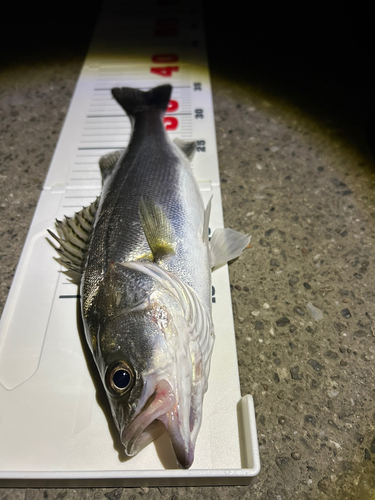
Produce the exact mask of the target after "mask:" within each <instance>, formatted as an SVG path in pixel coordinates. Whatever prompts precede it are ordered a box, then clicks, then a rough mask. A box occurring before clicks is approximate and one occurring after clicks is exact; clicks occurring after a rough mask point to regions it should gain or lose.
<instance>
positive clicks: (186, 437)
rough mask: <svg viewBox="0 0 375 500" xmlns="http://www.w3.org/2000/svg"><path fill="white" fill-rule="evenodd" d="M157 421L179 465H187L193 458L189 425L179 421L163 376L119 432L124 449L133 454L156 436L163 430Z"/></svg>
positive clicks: (171, 393)
mask: <svg viewBox="0 0 375 500" xmlns="http://www.w3.org/2000/svg"><path fill="white" fill-rule="evenodd" d="M158 421H161V422H162V423H163V424H164V426H165V427H166V428H167V431H168V433H169V436H170V439H171V443H172V447H173V450H174V452H175V455H176V459H177V461H178V464H179V466H180V467H181V468H183V469H188V468H189V467H190V466H191V464H192V463H193V460H194V445H193V443H192V442H191V435H190V428H189V427H188V429H186V426H184V425H181V419H180V418H179V412H178V405H177V404H176V396H175V394H174V392H173V390H172V388H171V385H170V384H169V382H168V381H167V380H161V381H159V382H158V383H157V385H156V388H155V391H154V393H153V394H152V395H151V396H150V397H149V398H148V400H147V402H146V404H145V405H144V406H143V409H142V410H141V411H140V412H139V413H138V414H137V415H136V417H135V418H134V419H133V420H132V422H131V423H130V425H129V426H128V427H126V428H125V429H124V431H123V432H122V439H121V441H122V443H123V445H124V448H125V453H126V454H127V455H128V456H129V457H133V456H135V455H136V454H137V453H138V452H139V451H140V450H141V449H143V448H144V447H145V446H146V445H147V444H149V443H150V442H151V441H153V440H154V439H156V438H157V437H158V436H159V435H160V434H161V432H162V430H163V427H162V426H161V425H160V423H158Z"/></svg>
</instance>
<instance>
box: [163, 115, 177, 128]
mask: <svg viewBox="0 0 375 500" xmlns="http://www.w3.org/2000/svg"><path fill="white" fill-rule="evenodd" d="M164 125H165V129H166V130H176V128H177V127H178V120H177V118H175V117H174V116H166V117H165V118H164Z"/></svg>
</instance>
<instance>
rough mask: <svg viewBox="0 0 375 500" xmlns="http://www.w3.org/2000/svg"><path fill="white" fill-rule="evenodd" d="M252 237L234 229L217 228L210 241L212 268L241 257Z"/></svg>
mask: <svg viewBox="0 0 375 500" xmlns="http://www.w3.org/2000/svg"><path fill="white" fill-rule="evenodd" d="M250 238H251V236H248V235H247V234H242V233H239V232H238V231H234V230H233V229H228V228H227V229H222V228H220V229H216V230H215V232H214V234H213V235H212V238H211V241H210V254H211V268H214V267H218V266H221V265H223V264H226V263H227V262H228V261H230V260H233V259H235V258H236V257H239V256H240V255H241V253H242V252H243V250H244V249H245V248H246V247H247V245H248V244H249V243H250Z"/></svg>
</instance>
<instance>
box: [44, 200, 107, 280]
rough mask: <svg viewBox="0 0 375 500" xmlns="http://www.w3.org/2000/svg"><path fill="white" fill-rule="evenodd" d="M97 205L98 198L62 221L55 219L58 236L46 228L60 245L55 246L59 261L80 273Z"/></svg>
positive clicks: (84, 260)
mask: <svg viewBox="0 0 375 500" xmlns="http://www.w3.org/2000/svg"><path fill="white" fill-rule="evenodd" d="M98 205H99V198H97V199H96V200H95V201H94V202H93V203H91V205H89V206H88V207H84V208H82V210H81V211H80V212H77V213H75V214H74V216H73V217H65V218H64V220H63V221H59V220H56V229H57V233H58V235H59V236H57V235H56V234H55V233H53V232H52V231H50V230H49V229H48V232H49V234H50V235H51V236H52V237H53V238H54V239H55V240H56V241H57V242H58V243H59V245H60V248H56V251H57V252H58V254H59V255H60V256H61V258H60V262H61V263H62V264H64V265H65V266H66V267H67V268H68V269H70V270H72V271H75V272H76V273H79V274H81V273H82V271H83V268H84V265H85V262H86V254H87V248H88V244H89V242H90V238H91V231H92V227H93V223H94V220H95V214H96V211H97V209H98Z"/></svg>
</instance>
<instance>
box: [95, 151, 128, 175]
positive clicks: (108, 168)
mask: <svg viewBox="0 0 375 500" xmlns="http://www.w3.org/2000/svg"><path fill="white" fill-rule="evenodd" d="M122 153H123V151H111V152H110V153H107V154H106V155H104V156H102V157H101V158H100V160H99V167H100V171H101V173H102V179H103V182H104V181H105V180H106V178H107V177H108V176H109V175H110V174H111V173H112V171H113V169H114V167H115V165H116V163H117V160H118V159H119V158H120V156H121V155H122Z"/></svg>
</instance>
